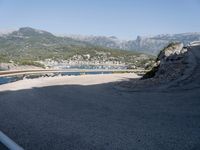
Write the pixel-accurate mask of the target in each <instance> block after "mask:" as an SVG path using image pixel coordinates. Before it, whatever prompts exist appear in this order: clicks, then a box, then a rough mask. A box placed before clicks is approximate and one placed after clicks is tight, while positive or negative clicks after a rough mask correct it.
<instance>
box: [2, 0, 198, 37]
mask: <svg viewBox="0 0 200 150" xmlns="http://www.w3.org/2000/svg"><path fill="white" fill-rule="evenodd" d="M20 27H33V28H37V29H42V30H47V31H49V32H52V33H54V34H61V35H64V34H81V35H104V36H117V37H119V38H121V39H135V38H136V36H137V35H141V36H149V35H157V34H167V33H168V34H174V33H185V32H200V0H0V30H10V29H17V28H20Z"/></svg>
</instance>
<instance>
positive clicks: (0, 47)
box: [0, 27, 153, 68]
mask: <svg viewBox="0 0 200 150" xmlns="http://www.w3.org/2000/svg"><path fill="white" fill-rule="evenodd" d="M1 62H2V63H9V62H12V64H17V65H34V66H47V65H49V64H53V65H54V66H56V65H58V64H61V63H62V64H64V66H67V65H69V66H70V65H83V64H84V65H88V64H90V65H106V66H113V65H123V66H128V65H131V66H134V67H137V68H138V67H140V68H141V67H142V68H144V67H146V66H149V65H148V64H152V63H153V57H152V56H150V55H147V54H142V53H139V52H135V51H125V50H122V49H119V48H109V47H108V46H103V45H101V44H93V43H91V42H87V41H85V40H80V39H75V38H72V37H61V36H55V35H54V34H52V33H50V32H47V31H43V30H38V29H33V28H30V27H24V28H20V29H19V30H16V31H12V32H9V33H3V34H1V35H0V63H1ZM39 63H40V64H39ZM41 64H43V65H41Z"/></svg>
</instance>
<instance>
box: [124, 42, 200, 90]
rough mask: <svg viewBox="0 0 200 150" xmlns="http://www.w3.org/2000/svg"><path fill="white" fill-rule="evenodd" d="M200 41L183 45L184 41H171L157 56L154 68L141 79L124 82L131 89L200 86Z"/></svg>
mask: <svg viewBox="0 0 200 150" xmlns="http://www.w3.org/2000/svg"><path fill="white" fill-rule="evenodd" d="M199 66H200V42H199V44H196V45H191V46H188V47H187V48H186V47H183V43H171V44H169V45H168V46H167V47H165V48H164V49H163V50H162V51H161V52H160V54H159V55H158V57H157V60H156V65H155V66H154V68H153V69H152V70H151V71H150V72H148V73H147V74H145V75H144V76H143V77H142V78H141V79H138V80H132V81H130V82H124V83H123V82H122V83H120V86H121V87H123V88H127V89H129V90H133V91H134V90H144V89H146V90H166V89H167V90H170V89H176V90H177V89H180V88H184V89H192V88H195V87H200V82H199V80H198V78H199V77H200V67H199Z"/></svg>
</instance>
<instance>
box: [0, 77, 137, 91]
mask: <svg viewBox="0 0 200 150" xmlns="http://www.w3.org/2000/svg"><path fill="white" fill-rule="evenodd" d="M134 78H139V76H138V75H136V74H134V73H123V74H100V75H81V76H57V77H41V78H37V79H24V80H20V81H17V82H13V83H8V84H4V85H0V91H15V90H23V89H31V88H34V87H47V86H55V85H95V84H104V83H111V82H117V81H128V80H129V79H134Z"/></svg>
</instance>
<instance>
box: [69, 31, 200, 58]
mask: <svg viewBox="0 0 200 150" xmlns="http://www.w3.org/2000/svg"><path fill="white" fill-rule="evenodd" d="M68 37H70V38H72V39H76V40H80V41H84V42H88V43H90V44H93V45H98V46H103V47H108V48H115V49H123V50H129V51H138V52H143V53H148V54H151V55H157V54H158V53H159V52H160V50H162V49H163V48H164V47H166V46H167V45H168V44H169V43H171V42H181V43H183V44H185V45H187V44H189V43H190V42H192V41H198V40H200V33H198V32H196V33H182V34H162V35H156V36H149V37H142V36H138V37H137V38H136V39H135V40H120V39H118V38H117V37H114V36H111V37H106V36H74V35H73V36H68Z"/></svg>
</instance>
